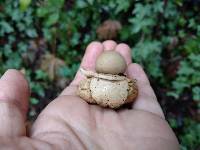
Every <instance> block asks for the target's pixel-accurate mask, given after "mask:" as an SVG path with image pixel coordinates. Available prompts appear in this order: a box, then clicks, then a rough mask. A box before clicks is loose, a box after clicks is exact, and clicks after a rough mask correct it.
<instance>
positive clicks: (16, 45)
mask: <svg viewBox="0 0 200 150" xmlns="http://www.w3.org/2000/svg"><path fill="white" fill-rule="evenodd" d="M198 5H199V3H198V2H197V3H195V2H194V3H193V1H183V0H175V1H162V0H154V1H153V0H144V1H138V0H137V1H132V0H127V1H122V0H109V1H108V0H97V1H94V0H76V1H71V0H69V1H64V0H40V1H32V0H19V1H12V0H6V1H0V45H1V46H0V65H1V67H0V74H2V73H3V72H5V70H6V69H9V68H16V69H20V70H21V71H22V72H24V73H25V75H26V77H27V79H28V80H29V83H30V88H31V91H32V95H31V99H30V105H31V107H30V112H29V116H30V117H35V116H37V114H38V113H39V112H38V110H37V106H39V105H41V103H42V102H43V101H42V100H44V99H45V100H46V99H49V98H52V97H55V96H56V95H57V94H58V92H60V91H59V88H60V87H58V83H57V82H58V81H59V79H54V80H50V79H49V74H50V73H49V72H51V74H52V70H53V71H55V72H56V73H55V74H56V75H58V76H59V77H60V78H62V79H66V82H67V83H68V82H70V80H71V79H73V77H74V75H75V73H76V71H77V69H78V67H79V64H80V61H81V57H82V55H83V53H84V49H85V48H86V46H87V45H88V44H89V43H90V42H91V41H93V40H98V39H97V37H98V36H97V33H96V30H97V28H98V27H99V26H100V25H101V24H102V22H103V21H105V20H108V19H112V20H116V21H118V22H120V23H121V25H122V29H121V30H120V31H119V34H118V36H117V37H116V38H115V39H116V40H117V41H120V42H125V43H127V44H129V45H130V47H131V49H132V57H133V60H134V61H135V62H137V63H139V64H141V65H142V66H143V68H144V69H145V71H146V72H147V74H148V75H149V76H150V77H151V81H152V82H153V83H154V84H155V83H156V89H161V90H163V89H164V91H166V92H165V93H164V92H163V93H162V94H161V95H164V96H161V97H166V98H167V99H168V98H170V99H172V101H176V102H177V101H178V102H179V101H180V103H182V102H183V101H186V100H185V99H183V98H182V97H184V96H185V95H187V97H189V98H188V99H187V101H188V103H190V104H191V103H192V106H194V107H190V108H188V107H189V106H183V108H182V110H184V111H185V112H187V113H188V112H189V110H188V109H190V110H191V109H192V110H193V111H194V114H197V113H198V111H199V110H198V109H200V78H199V77H200V71H199V68H200V44H199V43H200V25H199V24H200V21H199V15H198V13H199V11H200V9H199V7H198ZM174 39H175V40H174ZM41 41H42V42H41ZM46 54H51V56H53V58H54V60H57V61H58V62H59V63H61V64H62V65H61V67H59V68H56V67H55V66H54V65H55V63H54V62H53V59H52V60H49V61H47V62H46V63H47V66H48V67H47V68H53V69H52V70H51V71H49V70H48V69H46V70H45V69H43V68H42V67H41V59H42V58H43V56H46ZM174 60H176V61H174ZM174 62H176V63H177V64H178V65H177V67H176V63H174ZM173 67H174V68H173ZM169 68H173V69H172V71H169V70H170V69H169ZM53 73H54V72H53ZM61 81H62V80H61ZM62 84H63V81H62ZM64 85H65V83H64ZM52 89H53V90H54V91H53V92H52ZM157 93H158V95H159V94H160V93H159V92H157ZM41 99H42V100H41ZM165 100H166V99H164V100H163V99H161V100H160V101H161V104H165V103H166V102H162V101H165ZM168 102H169V101H168ZM172 104H173V103H172ZM165 105H166V106H165ZM165 105H163V107H164V108H165V107H168V105H167V104H165ZM179 113H182V112H179ZM167 114H173V115H177V113H175V112H167ZM187 115H188V117H187V118H184V121H183V125H182V129H179V128H180V123H179V121H178V119H177V118H178V117H177V118H176V117H173V118H172V117H169V118H168V120H169V123H170V125H171V127H172V128H173V129H174V130H175V131H177V136H178V137H179V140H180V143H181V148H182V149H184V150H189V149H195V148H196V147H197V145H198V144H200V143H199V141H200V140H199V135H200V133H199V131H200V129H199V125H198V122H197V121H195V119H192V118H195V117H194V116H192V117H191V116H190V115H189V113H188V114H187ZM197 115H198V114H197ZM180 130H181V131H180Z"/></svg>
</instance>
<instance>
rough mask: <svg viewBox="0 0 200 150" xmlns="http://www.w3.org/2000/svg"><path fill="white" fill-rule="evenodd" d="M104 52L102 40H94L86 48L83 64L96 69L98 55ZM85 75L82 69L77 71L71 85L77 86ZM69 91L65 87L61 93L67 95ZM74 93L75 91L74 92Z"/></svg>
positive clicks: (90, 68)
mask: <svg viewBox="0 0 200 150" xmlns="http://www.w3.org/2000/svg"><path fill="white" fill-rule="evenodd" d="M102 52H103V45H102V44H101V43H100V42H92V43H90V44H89V45H88V47H87V48H86V52H85V55H84V56H83V60H82V62H81V66H80V67H83V68H84V69H86V70H92V71H94V70H95V63H96V59H97V57H98V56H99V55H100V54H101V53H102ZM84 78H85V77H84V76H83V75H82V74H81V72H80V71H78V72H77V73H76V76H75V78H74V80H73V81H72V82H71V84H70V85H73V86H76V85H78V83H79V82H80V81H81V80H83V79H84ZM66 93H69V92H68V89H67V88H65V89H64V90H63V92H62V93H61V95H63V94H64V95H65V94H66ZM72 93H73V92H72Z"/></svg>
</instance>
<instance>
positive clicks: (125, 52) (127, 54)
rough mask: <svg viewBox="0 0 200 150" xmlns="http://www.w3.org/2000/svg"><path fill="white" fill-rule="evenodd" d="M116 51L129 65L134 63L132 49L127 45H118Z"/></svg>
mask: <svg viewBox="0 0 200 150" xmlns="http://www.w3.org/2000/svg"><path fill="white" fill-rule="evenodd" d="M115 51H117V52H119V53H120V54H121V55H122V56H123V57H124V58H125V60H126V63H127V65H129V64H131V63H132V60H131V49H130V47H129V46H128V45H127V44H124V43H121V44H118V45H117V47H116V48H115Z"/></svg>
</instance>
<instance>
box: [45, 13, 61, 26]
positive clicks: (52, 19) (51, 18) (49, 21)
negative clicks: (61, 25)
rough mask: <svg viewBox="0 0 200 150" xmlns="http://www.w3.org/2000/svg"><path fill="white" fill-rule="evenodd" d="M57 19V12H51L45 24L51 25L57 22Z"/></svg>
mask: <svg viewBox="0 0 200 150" xmlns="http://www.w3.org/2000/svg"><path fill="white" fill-rule="evenodd" d="M58 19H59V13H53V14H51V15H50V16H49V17H48V19H47V21H46V25H47V26H51V25H53V24H55V23H57V22H58Z"/></svg>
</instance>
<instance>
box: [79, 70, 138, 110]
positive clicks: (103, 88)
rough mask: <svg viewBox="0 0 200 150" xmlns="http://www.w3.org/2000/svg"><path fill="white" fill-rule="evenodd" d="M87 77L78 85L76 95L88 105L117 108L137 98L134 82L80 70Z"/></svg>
mask: <svg viewBox="0 0 200 150" xmlns="http://www.w3.org/2000/svg"><path fill="white" fill-rule="evenodd" d="M81 72H82V73H83V74H84V75H85V76H86V77H87V79H85V80H82V81H81V82H80V84H79V87H78V91H77V94H78V95H79V96H80V97H81V98H82V99H84V100H85V101H87V102H88V103H93V104H98V105H100V106H102V107H110V108H118V107H120V106H122V105H123V104H126V103H131V102H133V101H134V99H135V98H136V97H137V94H138V88H137V85H136V80H131V79H128V78H127V77H124V76H119V75H112V74H98V73H95V72H91V71H86V70H84V69H81Z"/></svg>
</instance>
